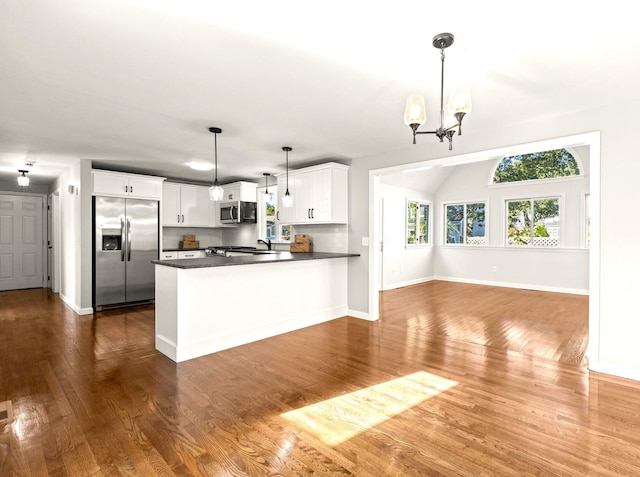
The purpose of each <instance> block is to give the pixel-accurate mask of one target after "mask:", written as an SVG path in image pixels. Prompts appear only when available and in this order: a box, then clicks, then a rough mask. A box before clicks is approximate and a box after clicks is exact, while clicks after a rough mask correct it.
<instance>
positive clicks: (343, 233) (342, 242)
mask: <svg viewBox="0 0 640 477" xmlns="http://www.w3.org/2000/svg"><path fill="white" fill-rule="evenodd" d="M295 234H307V235H309V237H311V242H312V243H313V251H314V252H338V253H346V252H347V251H348V235H347V225H336V224H326V225H324V224H322V225H321V224H314V225H295V226H293V230H292V236H293V235H295Z"/></svg>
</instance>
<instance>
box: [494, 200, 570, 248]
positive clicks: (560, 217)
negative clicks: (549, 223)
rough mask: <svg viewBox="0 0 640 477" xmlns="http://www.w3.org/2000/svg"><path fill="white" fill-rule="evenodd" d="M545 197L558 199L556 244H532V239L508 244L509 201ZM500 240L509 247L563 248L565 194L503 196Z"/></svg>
mask: <svg viewBox="0 0 640 477" xmlns="http://www.w3.org/2000/svg"><path fill="white" fill-rule="evenodd" d="M547 199H558V244H557V245H553V246H545V245H534V244H533V241H531V243H529V244H527V245H518V244H509V235H508V234H509V205H508V204H509V202H520V201H530V202H532V203H533V202H534V201H536V200H547ZM502 208H503V210H502V218H503V220H502V228H503V230H502V240H503V246H504V247H506V248H509V249H515V250H518V249H521V250H527V249H539V250H554V249H560V248H564V242H565V235H566V233H567V231H566V230H564V224H565V223H566V222H565V220H564V209H565V194H564V193H557V194H535V195H524V196H523V195H518V196H512V197H504V198H503V201H502Z"/></svg>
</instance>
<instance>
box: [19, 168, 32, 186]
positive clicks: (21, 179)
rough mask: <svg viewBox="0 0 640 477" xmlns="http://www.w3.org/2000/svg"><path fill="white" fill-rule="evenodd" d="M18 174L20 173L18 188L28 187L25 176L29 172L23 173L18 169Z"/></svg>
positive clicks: (27, 180)
mask: <svg viewBox="0 0 640 477" xmlns="http://www.w3.org/2000/svg"><path fill="white" fill-rule="evenodd" d="M18 172H20V173H21V175H19V176H18V185H19V186H20V187H28V186H29V182H30V181H29V178H28V177H27V176H26V175H25V174H26V173H27V172H29V171H25V170H22V169H20V170H19V171H18Z"/></svg>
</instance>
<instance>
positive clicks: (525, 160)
mask: <svg viewBox="0 0 640 477" xmlns="http://www.w3.org/2000/svg"><path fill="white" fill-rule="evenodd" d="M579 174H580V167H579V166H578V162H577V161H576V160H575V158H574V157H573V154H571V153H570V152H569V151H567V150H566V149H555V150H552V151H543V152H534V153H530V154H519V155H516V156H508V157H505V158H503V159H502V161H500V164H498V167H496V170H495V172H494V174H493V183H494V184H501V183H505V182H518V181H528V180H534V179H551V178H558V177H567V176H577V175H579Z"/></svg>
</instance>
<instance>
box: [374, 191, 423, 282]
mask: <svg viewBox="0 0 640 477" xmlns="http://www.w3.org/2000/svg"><path fill="white" fill-rule="evenodd" d="M381 194H382V198H383V204H384V206H383V217H384V231H383V233H384V236H383V239H382V241H383V243H384V247H383V254H382V267H381V268H382V289H383V290H390V289H393V288H398V287H404V286H408V285H414V284H416V283H420V282H424V281H427V280H429V279H431V278H432V277H433V255H434V248H433V245H432V244H433V242H432V243H431V244H430V245H428V246H420V247H407V246H406V244H405V239H406V237H405V236H406V232H405V229H406V209H407V199H408V198H409V199H415V200H422V201H425V202H430V203H431V208H432V209H433V197H432V196H431V195H430V194H427V193H425V192H423V191H418V190H412V189H407V188H404V187H398V186H393V185H389V184H382V185H381ZM430 240H433V234H432V236H431V238H430Z"/></svg>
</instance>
